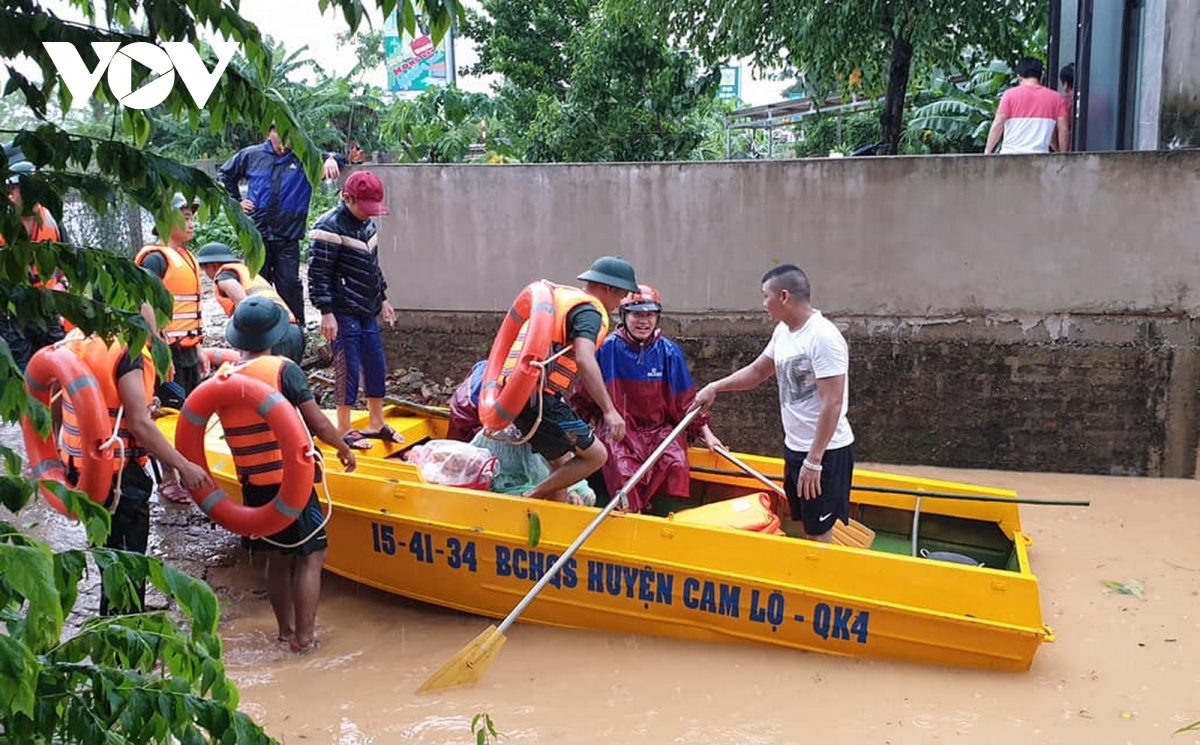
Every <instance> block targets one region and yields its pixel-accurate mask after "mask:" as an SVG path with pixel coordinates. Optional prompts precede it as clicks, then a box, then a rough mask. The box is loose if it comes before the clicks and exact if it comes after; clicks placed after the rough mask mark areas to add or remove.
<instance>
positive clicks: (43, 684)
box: [0, 457, 272, 744]
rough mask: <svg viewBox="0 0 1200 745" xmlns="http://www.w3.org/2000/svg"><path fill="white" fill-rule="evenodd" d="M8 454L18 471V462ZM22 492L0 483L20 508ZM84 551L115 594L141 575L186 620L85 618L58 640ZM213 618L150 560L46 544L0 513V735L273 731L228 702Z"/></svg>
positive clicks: (97, 536)
mask: <svg viewBox="0 0 1200 745" xmlns="http://www.w3.org/2000/svg"><path fill="white" fill-rule="evenodd" d="M7 465H8V475H9V477H15V476H16V475H17V473H18V469H19V462H18V463H15V464H14V463H13V461H12V459H11V457H10V458H9V459H8V464H7ZM14 466H16V467H15V468H14ZM29 496H30V495H29V494H28V492H23V493H21V494H20V495H18V494H16V493H14V492H12V491H8V490H5V492H4V494H3V502H4V504H5V506H7V507H9V508H10V509H13V510H18V509H20V508H21V507H22V505H23V502H24V500H25V499H28V497H29ZM61 496H63V497H64V498H65V499H66V501H67V503H68V505H70V506H71V507H72V508H73V509H74V511H75V513H76V514H79V515H81V516H82V517H83V520H84V524H85V525H86V527H87V532H88V535H89V537H90V538H91V540H92V542H93V543H100V544H102V543H103V542H104V539H105V537H106V536H107V534H108V530H109V515H108V512H107V511H106V510H105V509H104V508H102V507H100V506H99V505H96V504H93V503H91V502H89V501H88V500H87V499H86V498H85V497H83V496H82V495H80V494H78V493H73V492H67V491H66V490H65V489H63V490H62V493H61ZM88 554H91V557H92V558H93V559H94V561H95V563H96V565H97V566H99V567H102V568H103V569H104V570H105V573H104V582H105V591H106V592H108V594H109V597H110V598H112V599H113V600H114V601H115V602H117V603H127V602H130V601H131V600H132V599H133V598H134V597H135V594H134V593H135V589H134V583H136V582H140V581H141V580H149V582H150V584H152V585H153V586H154V587H157V588H158V589H159V590H161V591H162V592H164V593H166V594H168V595H169V596H170V597H172V598H173V599H174V601H175V606H176V609H177V613H178V615H179V616H181V617H182V619H183V622H182V623H180V622H178V621H176V620H175V618H173V617H172V616H171V615H170V614H168V613H167V612H166V611H150V612H143V613H136V614H132V615H125V616H116V617H108V618H93V619H91V620H88V621H87V622H85V623H84V624H83V626H82V628H80V629H79V630H78V631H77V632H76V633H74V634H73V635H71V636H70V637H69V638H67V639H65V640H64V639H63V638H62V637H63V625H64V619H65V618H66V616H67V615H68V614H69V613H70V611H71V609H72V607H73V606H74V605H75V599H76V595H77V593H78V587H79V583H80V582H81V581H82V579H83V575H84V572H86V571H87V567H88V561H87V559H88ZM217 620H218V609H217V598H216V596H215V595H214V594H213V591H212V590H211V589H210V588H209V587H208V585H206V584H204V582H202V581H200V580H197V579H193V578H191V577H189V576H187V575H186V574H183V573H181V572H178V571H176V570H174V569H172V568H170V567H168V566H164V565H163V564H162V562H160V561H158V560H156V559H152V558H149V557H147V556H143V555H141V554H133V553H128V552H125V551H113V550H111V549H90V550H87V551H82V550H69V551H62V552H58V553H54V552H53V551H51V549H50V547H49V546H48V545H46V544H45V543H43V542H42V541H38V540H35V539H33V538H30V537H29V536H27V535H24V534H23V533H21V532H20V531H19V530H18V529H17V528H16V527H15V526H13V525H10V524H9V523H6V522H3V521H0V621H3V623H4V625H5V628H6V631H7V633H6V634H3V635H0V697H3V699H4V702H5V705H4V706H3V707H0V732H3V733H4V739H5V741H7V742H64V743H66V742H79V743H83V742H94V743H143V742H180V743H202V742H209V741H212V742H216V741H228V742H237V743H239V744H241V743H247V744H253V743H269V742H272V740H271V739H270V738H269V737H267V735H266V734H265V733H264V732H263V731H262V729H261V728H260V727H259V726H258V725H257V724H255V723H254V722H253V721H252V720H250V718H249V717H247V716H246V715H245V714H242V713H241V712H239V711H237V704H238V695H237V688H236V687H235V686H234V685H233V683H232V681H230V680H229V679H228V677H227V676H226V674H225V666H224V664H223V663H222V662H221V638H220V636H218V634H217Z"/></svg>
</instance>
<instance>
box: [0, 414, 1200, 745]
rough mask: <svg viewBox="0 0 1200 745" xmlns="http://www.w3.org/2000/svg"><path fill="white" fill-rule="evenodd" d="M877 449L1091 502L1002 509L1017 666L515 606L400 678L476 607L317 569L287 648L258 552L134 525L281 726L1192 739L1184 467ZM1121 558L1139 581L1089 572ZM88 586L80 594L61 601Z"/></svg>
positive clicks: (1192, 583)
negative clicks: (1024, 603)
mask: <svg viewBox="0 0 1200 745" xmlns="http://www.w3.org/2000/svg"><path fill="white" fill-rule="evenodd" d="M0 437H3V435H0ZM4 439H5V441H6V442H9V441H11V437H5V438H4ZM864 467H870V466H868V465H867V464H864ZM875 467H877V468H880V469H882V470H894V471H899V472H903V473H909V474H914V475H919V476H928V477H932V478H939V479H948V480H953V481H968V482H975V483H980V484H987V485H990V486H998V487H1006V488H1012V489H1016V490H1017V491H1018V492H1019V493H1020V494H1021V495H1022V496H1026V497H1041V498H1050V497H1059V498H1064V499H1090V500H1091V501H1092V505H1091V507H1086V508H1079V507H1037V506H1026V507H1023V508H1022V521H1023V523H1024V526H1025V529H1026V531H1027V532H1028V533H1029V534H1030V535H1031V536H1032V537H1033V539H1034V545H1033V547H1032V548H1031V550H1030V553H1031V561H1032V564H1033V568H1034V570H1035V572H1036V573H1037V574H1038V575H1039V577H1040V579H1041V598H1042V610H1043V615H1044V617H1045V621H1046V622H1047V623H1049V624H1050V625H1051V626H1053V627H1054V630H1055V632H1056V634H1057V636H1058V640H1057V641H1056V642H1055V643H1053V644H1047V645H1044V646H1043V647H1042V648H1041V650H1040V651H1039V653H1038V655H1037V657H1036V659H1035V660H1034V663H1033V667H1032V669H1031V670H1029V671H1028V672H1026V673H995V672H986V671H978V670H959V669H950V668H941V667H933V666H926V665H917V664H904V663H893V662H877V661H867V660H858V659H852V658H838V657H831V656H826V655H819V654H808V653H803V652H795V651H788V650H779V649H772V648H768V647H762V646H753V645H736V644H702V643H697V642H689V641H680V640H674V639H667V638H656V637H649V636H638V635H619V634H603V633H597V632H589V631H571V630H565V629H553V628H544V627H538V626H529V625H523V624H518V625H517V626H515V627H513V629H511V630H510V631H509V634H508V643H507V644H506V645H505V647H504V649H503V651H502V652H501V653H500V654H499V656H498V657H497V658H496V660H495V662H494V663H493V664H492V666H491V667H490V668H489V669H488V672H487V675H485V676H484V678H483V680H482V682H481V683H480V684H479V685H477V686H476V687H474V688H468V689H459V690H453V691H448V692H443V693H439V694H435V695H429V696H419V695H417V694H416V693H415V692H414V691H415V689H416V688H417V686H418V685H420V683H421V682H422V681H423V680H424V679H425V678H426V677H427V676H428V675H429V674H430V673H432V672H433V671H434V670H435V669H436V668H437V667H439V666H440V665H441V664H442V663H443V662H445V661H446V660H447V659H448V658H449V657H450V656H451V655H453V654H454V653H455V652H456V651H458V650H459V649H460V648H462V647H463V646H464V645H465V644H466V643H467V642H468V641H470V640H471V639H472V638H473V637H474V636H475V634H477V633H478V632H479V631H481V630H482V629H484V628H485V627H486V626H487V624H488V621H486V620H484V619H482V618H477V617H474V616H469V615H465V614H460V613H455V612H451V611H445V610H441V609H438V608H435V607H432V606H428V605H424V604H421V603H416V602H411V601H407V600H404V599H401V598H398V597H395V596H392V595H388V594H386V593H383V592H379V591H376V590H372V589H369V588H366V587H364V586H361V585H357V584H355V583H353V582H349V581H347V580H343V579H340V578H338V577H335V576H333V575H330V574H328V573H327V574H326V575H325V585H324V590H323V594H322V598H321V608H320V613H319V617H318V629H317V631H318V635H319V636H320V637H321V639H322V642H323V646H322V647H321V648H320V649H319V650H318V651H317V652H316V653H314V654H311V655H309V656H305V657H297V656H295V655H292V654H291V653H289V652H287V651H285V650H284V649H283V648H281V647H280V646H278V645H277V644H276V643H275V642H274V641H273V639H274V621H273V618H272V615H271V610H270V606H269V604H268V602H267V599H266V595H265V593H264V592H263V590H262V588H263V576H262V568H263V562H262V557H261V556H258V557H254V558H253V559H251V558H248V557H247V556H246V554H245V553H244V552H242V551H241V550H240V549H239V548H238V546H237V541H236V540H235V539H233V538H231V537H230V536H229V535H228V534H226V533H224V532H223V531H221V530H219V529H212V528H210V527H208V526H207V525H206V522H205V520H204V519H203V518H202V516H200V515H199V512H198V511H197V510H195V508H193V507H190V506H189V507H186V508H179V507H176V506H175V505H162V506H159V505H156V507H155V510H156V511H155V516H156V518H157V519H158V522H157V524H156V527H155V537H154V539H153V543H152V545H153V551H154V552H155V553H156V554H157V555H159V556H161V557H162V558H164V559H165V560H166V561H168V562H170V563H172V564H174V565H176V566H179V567H180V568H182V569H184V570H186V571H190V572H193V573H197V574H200V575H201V576H204V577H205V578H206V579H207V580H208V582H209V583H210V584H212V585H213V587H214V588H215V589H216V590H217V592H218V594H219V595H220V597H221V600H222V613H223V617H222V629H223V636H224V639H225V652H226V662H227V665H228V668H229V672H230V674H231V675H232V677H234V679H236V680H237V682H238V684H239V686H240V687H241V702H242V703H241V707H242V709H243V710H244V711H245V712H247V713H248V714H250V715H252V716H253V717H254V718H255V719H257V720H258V721H259V722H261V723H262V724H263V725H264V726H265V727H266V728H267V730H268V731H269V732H270V733H271V734H273V735H274V736H275V737H276V738H278V739H279V741H280V742H282V743H286V744H288V745H294V744H296V743H337V744H339V745H341V744H350V743H380V744H382V743H430V744H433V743H466V742H473V741H474V740H473V738H472V737H471V736H470V732H469V727H470V722H471V719H472V717H473V716H474V715H475V714H477V713H480V712H486V713H487V714H489V715H490V716H491V718H492V720H493V721H494V722H495V725H496V728H497V729H498V730H499V731H500V732H501V733H502V734H503V735H504V737H503V739H502V740H501V742H504V743H553V744H554V745H565V744H569V743H639V745H641V744H644V743H729V744H730V745H733V744H735V743H737V744H754V743H764V744H765V743H812V742H817V741H820V742H825V743H880V744H884V743H891V744H894V745H903V744H907V743H913V744H916V743H939V742H971V743H993V742H994V743H1001V742H1003V743H1063V744H1064V745H1065V744H1067V743H1089V745H1101V744H1106V743H1134V744H1136V745H1142V744H1143V743H1169V744H1172V745H1200V733H1197V732H1187V733H1181V734H1178V735H1173V734H1172V733H1173V732H1174V731H1175V730H1177V729H1179V728H1180V727H1182V726H1184V725H1186V724H1188V723H1190V722H1194V721H1196V720H1200V535H1198V533H1200V484H1198V483H1197V482H1196V481H1190V480H1166V479H1135V478H1120V477H1100V476H1073V475H1061V474H1037V473H1012V472H999V471H967V470H956V469H945V468H920V467H895V466H875ZM21 518H22V522H29V521H32V520H35V519H36V520H38V521H41V525H40V526H39V528H38V530H39V532H40V533H41V534H43V535H47V536H49V537H50V538H51V539H52V540H53V542H54V543H55V544H56V545H58V546H66V545H72V544H81V543H82V537H81V533H80V531H79V529H78V528H77V527H75V526H72V525H70V524H68V523H67V522H66V521H65V520H62V519H61V518H59V517H58V516H57V515H53V514H48V511H47V510H45V509H44V508H43V507H40V506H39V507H36V508H31V509H30V510H29V511H28V512H27V513H23V514H22V515H21ZM1130 579H1137V580H1139V581H1140V582H1141V583H1142V584H1143V586H1144V588H1145V593H1144V597H1143V598H1141V599H1139V598H1137V597H1133V596H1130V595H1122V594H1117V593H1115V592H1113V591H1111V590H1109V589H1107V588H1106V587H1105V586H1104V584H1103V583H1104V582H1105V581H1106V580H1115V581H1119V582H1126V581H1128V580H1130ZM152 602H153V599H152ZM95 603H96V599H95V595H94V593H93V594H90V595H85V596H84V598H83V599H82V601H81V604H82V605H83V606H84V607H83V608H82V609H81V612H94V608H95Z"/></svg>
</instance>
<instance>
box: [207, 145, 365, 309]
mask: <svg viewBox="0 0 1200 745" xmlns="http://www.w3.org/2000/svg"><path fill="white" fill-rule="evenodd" d="M324 161H325V165H324V171H323V174H322V175H323V176H324V178H325V180H327V181H334V180H336V179H337V178H338V176H339V175H340V166H343V165H345V158H343V157H342V156H339V155H336V154H334V153H324ZM218 179H219V180H220V182H221V184H222V185H223V186H224V187H225V190H226V191H228V192H229V194H230V195H231V196H232V197H233V198H234V199H236V200H237V201H238V202H240V203H241V205H242V211H244V212H245V213H246V214H248V215H250V219H252V220H254V224H255V225H256V226H257V227H258V232H259V233H260V234H261V235H262V240H263V246H264V247H265V248H266V251H267V258H266V261H265V262H264V263H263V267H262V276H263V279H265V280H267V281H268V282H270V283H271V284H273V285H274V286H275V289H276V291H278V292H279V296H280V297H282V298H283V300H284V302H286V303H287V306H288V309H289V310H291V311H292V316H294V317H295V318H296V320H297V322H298V323H299V324H300V326H301V328H303V327H304V287H303V285H301V284H300V239H301V238H302V237H304V230H305V227H306V226H307V225H308V206H309V202H311V201H312V184H310V183H309V182H308V175H307V174H306V173H305V172H304V165H303V164H302V163H301V162H300V159H299V158H298V157H296V154H295V153H293V152H292V145H291V143H290V142H284V141H283V140H282V139H281V138H280V136H279V132H278V131H277V130H276V129H275V125H274V124H272V125H271V126H270V127H269V128H268V129H267V139H266V141H264V142H263V143H261V144H259V145H253V146H251V147H248V148H244V149H242V150H240V151H238V152H237V153H236V154H234V156H233V157H232V158H230V159H229V160H227V161H225V163H224V164H223V165H222V166H221V168H220V171H219V172H218ZM243 179H245V181H246V194H245V196H244V197H243V196H242V190H241V181H242V180H243Z"/></svg>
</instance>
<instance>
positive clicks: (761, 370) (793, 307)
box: [696, 264, 854, 543]
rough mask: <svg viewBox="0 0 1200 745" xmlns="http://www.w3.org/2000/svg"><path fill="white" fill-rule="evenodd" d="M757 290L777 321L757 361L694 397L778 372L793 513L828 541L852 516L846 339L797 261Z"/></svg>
mask: <svg viewBox="0 0 1200 745" xmlns="http://www.w3.org/2000/svg"><path fill="white" fill-rule="evenodd" d="M762 293H763V307H764V308H766V311H767V315H769V316H770V317H771V320H772V321H775V330H774V332H773V333H772V334H771V341H770V342H769V343H768V344H767V348H766V349H765V350H763V353H762V354H760V355H759V356H758V358H757V359H755V360H754V362H751V363H750V364H749V365H746V366H745V367H743V368H742V369H740V370H738V371H737V372H735V373H733V374H732V375H727V376H726V377H724V378H721V379H720V380H717V381H715V382H712V383H709V384H708V385H706V386H704V387H703V388H701V389H700V392H699V393H697V394H696V403H698V404H700V405H701V406H704V407H705V408H707V407H710V406H712V404H713V401H715V400H716V398H717V394H718V393H720V392H722V391H747V390H750V389H752V388H755V387H757V386H758V385H759V384H760V383H762V382H763V381H765V380H766V379H767V378H769V377H771V376H772V375H775V377H776V378H777V379H778V381H779V411H780V416H781V418H782V420H783V432H784V436H785V442H784V444H785V448H784V462H785V472H784V490H785V491H786V492H787V497H788V505H789V507H790V508H791V513H792V519H793V520H798V521H800V522H801V523H802V524H803V526H804V533H805V535H806V536H807V537H808V538H810V539H812V540H815V541H821V542H823V543H831V542H832V541H833V525H834V522H835V521H837V520H841V521H842V522H843V523H846V524H849V521H850V483H851V480H852V478H853V476H854V432H853V431H851V429H850V422H849V421H848V420H847V419H846V408H847V400H848V399H849V389H850V386H849V382H848V381H849V378H848V375H849V369H850V356H849V351H848V349H847V347H846V339H845V338H844V337H843V336H842V333H841V332H840V331H838V328H837V326H834V325H833V323H832V322H831V321H829V320H828V319H827V318H825V316H823V315H821V311H819V310H817V309H815V308H813V307H812V304H811V302H810V295H811V293H810V290H809V283H808V276H807V275H805V273H804V272H803V271H802V270H801V269H800V267H798V266H796V265H795V264H781V265H779V266H777V267H775V268H774V269H771V270H770V271H769V272H767V273H766V274H764V275H763V278H762Z"/></svg>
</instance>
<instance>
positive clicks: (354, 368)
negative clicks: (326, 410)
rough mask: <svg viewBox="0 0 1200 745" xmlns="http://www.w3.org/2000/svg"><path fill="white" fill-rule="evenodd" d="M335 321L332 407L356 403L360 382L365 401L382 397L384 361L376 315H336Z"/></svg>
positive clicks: (384, 375) (384, 377) (384, 378)
mask: <svg viewBox="0 0 1200 745" xmlns="http://www.w3.org/2000/svg"><path fill="white" fill-rule="evenodd" d="M334 318H336V319H337V325H338V332H337V338H335V339H334V340H333V378H334V393H333V402H334V404H336V405H337V406H353V405H354V404H355V403H357V402H358V386H359V381H360V380H361V381H362V387H363V392H364V393H366V395H367V398H383V394H384V393H385V392H386V390H385V384H386V381H387V362H386V361H385V360H384V358H383V337H382V336H380V335H379V323H378V321H376V319H375V316H350V315H345V316H344V315H340V314H335V315H334Z"/></svg>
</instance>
